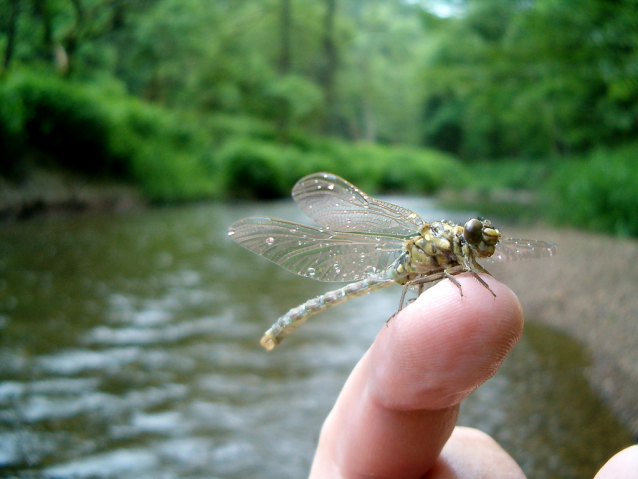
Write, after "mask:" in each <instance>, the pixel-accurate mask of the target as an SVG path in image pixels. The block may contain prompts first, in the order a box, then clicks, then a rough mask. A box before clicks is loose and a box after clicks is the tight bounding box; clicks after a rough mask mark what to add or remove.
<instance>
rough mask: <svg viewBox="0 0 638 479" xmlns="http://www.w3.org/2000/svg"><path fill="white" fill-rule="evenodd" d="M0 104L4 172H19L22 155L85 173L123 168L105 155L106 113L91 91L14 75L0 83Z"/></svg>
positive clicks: (46, 78) (54, 80)
mask: <svg viewBox="0 0 638 479" xmlns="http://www.w3.org/2000/svg"><path fill="white" fill-rule="evenodd" d="M103 95H105V96H106V94H104V93H103ZM0 104H1V105H2V108H0V125H1V126H0V153H1V154H2V156H3V157H4V158H6V161H4V162H3V170H4V173H11V172H12V171H14V170H15V169H16V168H19V166H20V165H19V164H18V163H19V161H21V160H22V161H23V160H24V157H25V156H27V155H31V156H34V158H32V159H31V160H32V161H35V162H45V163H46V162H54V163H56V164H58V165H60V166H62V167H64V168H68V169H71V170H76V171H80V172H84V173H88V174H106V175H109V174H119V175H122V174H123V173H124V170H125V165H124V164H123V163H121V162H119V161H118V160H117V159H116V158H114V157H113V156H111V155H110V154H109V152H108V134H109V132H108V125H107V124H106V122H105V118H106V115H107V113H106V111H105V110H104V108H103V107H104V102H100V101H99V100H98V99H97V97H96V89H91V88H79V89H78V88H77V86H76V85H74V84H72V83H68V82H65V81H63V80H61V79H59V78H57V77H55V76H51V75H42V74H37V73H33V72H28V71H26V72H17V73H16V74H14V75H11V76H9V77H8V78H6V79H5V81H2V82H1V83H0ZM34 153H36V154H35V155H33V154H34Z"/></svg>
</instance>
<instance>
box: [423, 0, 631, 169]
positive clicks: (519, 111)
mask: <svg viewBox="0 0 638 479" xmlns="http://www.w3.org/2000/svg"><path fill="white" fill-rule="evenodd" d="M636 18H638V4H636V2H634V1H630V0H624V1H623V0H621V1H618V2H604V1H601V0H586V1H578V2H575V1H565V2H556V1H553V0H547V1H538V2H531V3H529V2H528V3H525V2H502V1H500V0H473V1H471V2H467V10H466V12H465V14H464V15H463V16H461V17H454V18H450V19H448V20H447V21H444V22H439V23H438V24H437V23H434V24H432V25H433V26H432V28H433V34H434V36H435V38H436V42H435V47H434V48H433V49H432V52H431V55H430V56H429V59H428V61H427V62H426V64H425V68H424V75H425V80H426V83H425V88H426V90H427V95H426V102H425V107H426V108H425V115H424V120H425V123H424V130H423V131H424V140H425V141H426V143H428V144H431V145H435V146H439V147H441V146H442V147H445V148H446V150H447V151H451V152H455V153H458V154H460V155H461V156H463V157H464V158H467V159H472V160H475V159H477V158H478V159H480V158H488V159H493V158H500V157H512V156H524V157H536V158H539V157H545V156H548V155H555V154H565V153H566V154H578V153H582V152H586V151H589V150H590V149H591V148H592V147H595V146H597V145H607V146H613V145H616V144H618V143H619V142H622V141H628V140H631V139H632V138H634V137H635V135H636V133H638V124H637V123H636V122H635V118H636V115H637V114H638V107H637V106H636V105H637V104H638V82H636V80H635V79H636V75H635V71H636V70H635V69H636V65H637V59H638V55H637V51H638V35H637V34H636V29H635V21H636ZM632 25H633V26H632ZM629 118H632V119H633V120H629Z"/></svg>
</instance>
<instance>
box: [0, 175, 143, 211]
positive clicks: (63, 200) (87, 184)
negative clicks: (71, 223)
mask: <svg viewBox="0 0 638 479" xmlns="http://www.w3.org/2000/svg"><path fill="white" fill-rule="evenodd" d="M146 206H147V201H146V200H145V199H144V197H143V196H142V194H141V193H140V192H139V191H138V190H137V189H136V188H134V187H133V186H130V185H126V184H124V183H117V182H115V181H102V182H98V181H93V180H87V179H86V178H83V177H81V176H78V175H70V174H68V173H63V172H53V171H48V170H41V169H38V170H34V171H31V172H30V173H29V175H28V177H26V178H25V179H24V180H22V181H19V182H18V181H10V180H7V179H6V178H3V177H0V223H2V222H11V221H22V220H25V219H28V218H32V217H34V216H42V215H52V216H59V215H65V214H77V213H83V212H94V211H101V212H105V211H128V210H135V209H141V208H144V207H146Z"/></svg>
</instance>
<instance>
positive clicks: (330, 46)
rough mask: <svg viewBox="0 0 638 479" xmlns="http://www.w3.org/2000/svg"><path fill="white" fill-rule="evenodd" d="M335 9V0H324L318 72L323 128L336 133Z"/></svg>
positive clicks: (327, 131)
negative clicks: (321, 60) (321, 61)
mask: <svg viewBox="0 0 638 479" xmlns="http://www.w3.org/2000/svg"><path fill="white" fill-rule="evenodd" d="M336 11H337V0H326V16H325V19H324V26H323V52H324V56H325V58H324V62H325V63H324V66H323V68H322V71H321V73H320V78H319V80H320V82H321V85H322V86H323V91H324V95H325V97H326V112H327V115H326V122H325V124H324V130H325V131H326V133H336V131H335V130H336V128H335V125H336V121H335V120H336V118H335V116H336V112H335V111H334V104H335V91H334V90H335V88H334V86H335V85H334V84H335V74H336V71H337V62H338V59H337V46H336V43H335V39H334V29H335V28H334V24H335V15H336Z"/></svg>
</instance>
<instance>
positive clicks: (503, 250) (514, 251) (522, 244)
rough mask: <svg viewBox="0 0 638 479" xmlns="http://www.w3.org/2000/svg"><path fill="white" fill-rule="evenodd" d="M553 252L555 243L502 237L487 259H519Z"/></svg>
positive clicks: (532, 257) (553, 253) (548, 254)
mask: <svg viewBox="0 0 638 479" xmlns="http://www.w3.org/2000/svg"><path fill="white" fill-rule="evenodd" d="M555 254H556V245H554V244H552V243H548V242H547V241H538V240H526V239H513V238H504V239H502V240H500V241H499V242H498V244H497V245H496V251H495V252H494V254H493V255H492V256H491V257H490V258H489V259H488V261H489V260H492V261H521V260H526V259H534V258H546V257H548V256H554V255H555Z"/></svg>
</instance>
